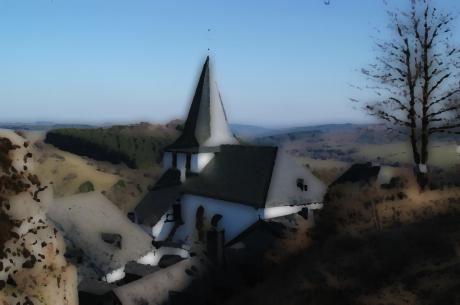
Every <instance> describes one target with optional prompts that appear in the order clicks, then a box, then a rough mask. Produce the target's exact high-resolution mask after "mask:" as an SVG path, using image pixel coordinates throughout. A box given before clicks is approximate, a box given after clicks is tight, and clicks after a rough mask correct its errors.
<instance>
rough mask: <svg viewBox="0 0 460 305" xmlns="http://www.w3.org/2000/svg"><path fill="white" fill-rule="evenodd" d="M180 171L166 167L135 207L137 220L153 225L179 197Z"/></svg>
mask: <svg viewBox="0 0 460 305" xmlns="http://www.w3.org/2000/svg"><path fill="white" fill-rule="evenodd" d="M180 192H181V182H180V171H179V170H177V169H173V168H171V169H168V170H167V171H166V172H165V173H164V174H163V175H162V176H161V178H160V179H159V180H158V182H157V183H156V184H155V186H154V187H153V188H152V189H151V190H150V191H149V192H148V193H147V194H146V195H145V196H144V198H143V199H142V200H141V201H140V202H139V203H138V205H137V206H136V208H135V210H134V211H135V213H136V217H137V222H138V223H140V224H144V225H148V226H153V225H155V224H156V223H157V222H158V221H159V220H160V218H161V217H162V216H163V215H164V214H165V213H166V211H168V209H169V208H170V207H171V206H172V205H173V204H174V203H177V200H178V199H179V198H180Z"/></svg>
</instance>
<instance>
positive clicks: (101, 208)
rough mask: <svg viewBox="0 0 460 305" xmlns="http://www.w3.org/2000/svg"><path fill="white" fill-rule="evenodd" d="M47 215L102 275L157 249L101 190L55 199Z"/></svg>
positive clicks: (72, 246) (147, 236) (69, 246)
mask: <svg viewBox="0 0 460 305" xmlns="http://www.w3.org/2000/svg"><path fill="white" fill-rule="evenodd" d="M47 216H48V218H50V219H51V220H52V221H53V222H54V223H55V224H56V227H57V228H58V229H59V230H61V231H62V233H63V235H64V238H65V239H66V243H67V247H68V249H72V248H74V249H75V248H77V249H79V250H81V251H82V252H83V253H84V256H85V257H86V258H87V259H88V260H90V261H91V263H92V264H93V265H94V266H95V267H96V269H97V271H98V273H99V274H100V275H104V274H107V273H109V272H111V271H113V270H116V269H118V268H120V267H122V266H124V265H126V264H127V263H128V262H130V261H135V260H137V259H139V258H140V257H142V256H144V255H146V254H147V253H148V252H150V251H153V250H154V247H153V246H152V243H151V242H152V239H151V237H150V236H149V235H148V234H147V233H145V232H144V231H142V229H140V228H139V227H138V226H137V225H135V224H134V223H132V222H131V221H130V220H129V219H128V218H127V217H126V216H125V215H123V213H122V212H121V211H120V210H119V209H118V208H117V207H116V206H115V205H114V204H112V202H110V201H109V200H108V199H107V198H106V197H104V196H103V195H102V194H100V193H98V192H89V193H83V194H78V195H74V196H69V197H64V198H58V199H55V200H54V202H53V204H51V205H50V206H49V207H48V209H47Z"/></svg>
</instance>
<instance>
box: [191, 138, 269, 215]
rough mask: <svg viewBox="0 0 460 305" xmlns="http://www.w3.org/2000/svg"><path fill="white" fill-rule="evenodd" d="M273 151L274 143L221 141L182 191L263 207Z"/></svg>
mask: <svg viewBox="0 0 460 305" xmlns="http://www.w3.org/2000/svg"><path fill="white" fill-rule="evenodd" d="M276 154H277V148H276V147H268V146H244V145H222V146H221V150H220V152H219V153H216V155H215V157H214V158H213V159H212V160H211V161H210V162H209V163H208V164H207V165H206V167H205V168H204V169H203V170H202V172H201V173H200V174H199V175H197V176H195V177H193V176H192V177H188V178H187V180H186V181H185V182H184V185H183V191H184V193H189V194H195V195H200V196H206V197H211V198H216V199H221V200H226V201H231V202H238V203H242V204H246V205H249V206H252V207H254V208H262V207H264V206H265V201H266V198H267V192H268V189H269V186H270V181H271V177H272V172H273V166H274V164H275V159H276Z"/></svg>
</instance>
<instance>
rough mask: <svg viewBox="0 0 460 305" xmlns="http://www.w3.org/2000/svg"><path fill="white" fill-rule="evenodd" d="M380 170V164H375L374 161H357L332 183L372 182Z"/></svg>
mask: <svg viewBox="0 0 460 305" xmlns="http://www.w3.org/2000/svg"><path fill="white" fill-rule="evenodd" d="M379 171H380V166H373V165H372V163H370V162H368V163H356V164H353V165H352V166H351V167H350V168H349V169H348V170H347V171H346V172H345V173H343V174H342V176H340V177H339V178H337V180H335V181H334V182H333V183H332V184H331V185H336V184H342V183H357V182H364V183H370V182H372V181H373V180H375V179H377V176H378V174H379Z"/></svg>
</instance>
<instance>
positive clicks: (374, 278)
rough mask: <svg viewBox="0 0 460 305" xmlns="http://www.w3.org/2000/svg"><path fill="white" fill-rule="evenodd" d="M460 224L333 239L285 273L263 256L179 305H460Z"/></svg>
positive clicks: (180, 297) (452, 217)
mask: <svg viewBox="0 0 460 305" xmlns="http://www.w3.org/2000/svg"><path fill="white" fill-rule="evenodd" d="M459 217H460V214H458V213H454V214H449V215H441V216H436V217H433V218H431V219H428V220H424V221H422V222H419V223H415V224H409V225H404V226H400V227H395V228H392V229H389V230H385V231H381V232H374V233H370V234H366V235H363V236H362V237H351V236H337V235H333V236H329V238H327V239H324V240H321V241H318V242H317V243H316V244H314V245H313V246H312V247H311V248H309V249H307V250H306V251H305V252H304V253H302V254H301V255H299V256H296V257H293V258H291V259H289V260H288V261H287V262H286V263H283V264H280V265H275V264H271V265H270V264H267V263H266V262H264V259H263V256H259V257H251V258H250V260H249V258H248V260H247V261H246V262H243V261H241V260H240V261H239V262H236V263H235V262H234V263H232V264H230V263H229V264H227V265H226V267H225V268H223V269H215V270H214V271H213V272H210V273H209V274H207V275H206V276H205V278H204V279H203V280H202V281H200V282H199V283H198V282H196V283H195V284H194V285H192V287H190V289H188V290H187V291H186V292H184V293H181V294H173V297H172V301H173V302H172V303H173V304H207V305H209V304H264V305H270V304H283V305H288V304H312V305H313V304H315V305H328V304H331V305H332V304H350V305H351V304H407V302H405V301H404V300H406V301H410V300H412V301H413V302H414V304H427V305H428V304H429V305H435V304H460V260H459V257H458V254H457V252H456V251H458V249H456V248H458V244H456V242H458V240H459V238H458V237H459V236H460V223H459V221H458V220H459V219H460V218H459ZM366 298H367V299H366ZM364 300H367V301H364ZM369 300H371V301H369ZM390 300H392V301H390ZM374 301H375V302H374ZM184 302H185V303H184Z"/></svg>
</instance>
